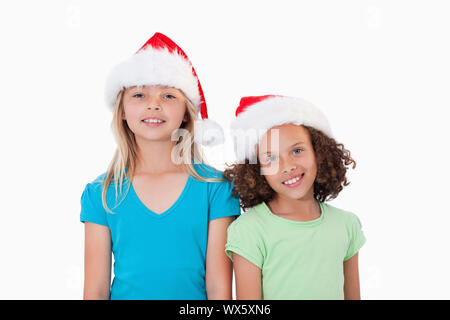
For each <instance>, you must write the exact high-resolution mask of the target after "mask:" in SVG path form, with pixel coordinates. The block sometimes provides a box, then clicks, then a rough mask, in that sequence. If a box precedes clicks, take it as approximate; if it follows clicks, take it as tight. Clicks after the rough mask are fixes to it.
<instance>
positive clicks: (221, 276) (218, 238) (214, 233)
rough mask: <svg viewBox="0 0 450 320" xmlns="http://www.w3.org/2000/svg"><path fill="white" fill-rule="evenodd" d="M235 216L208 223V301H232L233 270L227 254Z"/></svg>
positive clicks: (206, 277)
mask: <svg viewBox="0 0 450 320" xmlns="http://www.w3.org/2000/svg"><path fill="white" fill-rule="evenodd" d="M233 220H234V216H232V217H224V218H218V219H214V220H211V221H209V223H208V247H207V250H206V276H205V280H206V293H207V296H208V300H231V298H232V295H231V280H232V277H233V269H232V264H231V260H230V259H229V258H228V257H227V255H226V254H225V244H226V242H227V228H228V226H229V225H230V223H231V222H233Z"/></svg>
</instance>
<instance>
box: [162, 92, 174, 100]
mask: <svg viewBox="0 0 450 320" xmlns="http://www.w3.org/2000/svg"><path fill="white" fill-rule="evenodd" d="M164 98H166V99H175V98H176V97H175V96H174V95H172V94H170V93H167V94H165V95H164Z"/></svg>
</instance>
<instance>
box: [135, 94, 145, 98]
mask: <svg viewBox="0 0 450 320" xmlns="http://www.w3.org/2000/svg"><path fill="white" fill-rule="evenodd" d="M143 97H144V95H143V94H142V93H135V94H134V95H133V98H138V99H140V98H143Z"/></svg>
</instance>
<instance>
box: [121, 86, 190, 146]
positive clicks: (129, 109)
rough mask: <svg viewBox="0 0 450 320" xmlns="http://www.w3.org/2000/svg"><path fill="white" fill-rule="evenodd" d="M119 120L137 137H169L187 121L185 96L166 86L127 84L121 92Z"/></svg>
mask: <svg viewBox="0 0 450 320" xmlns="http://www.w3.org/2000/svg"><path fill="white" fill-rule="evenodd" d="M123 107H124V114H123V116H122V119H123V120H126V121H127V124H128V127H129V128H130V129H131V131H132V132H133V133H134V134H135V137H136V139H137V140H139V139H146V140H153V141H167V140H169V141H170V140H171V136H172V132H173V131H174V130H177V129H178V128H180V126H181V124H182V122H183V121H187V115H186V98H185V97H184V95H183V93H182V92H181V91H180V90H178V89H176V88H171V87H167V86H159V85H158V86H139V87H131V88H127V89H126V90H125V92H124V94H123Z"/></svg>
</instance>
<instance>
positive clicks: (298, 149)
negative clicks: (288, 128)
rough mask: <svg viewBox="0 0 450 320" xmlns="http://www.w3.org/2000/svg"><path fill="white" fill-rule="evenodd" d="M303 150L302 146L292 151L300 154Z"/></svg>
mask: <svg viewBox="0 0 450 320" xmlns="http://www.w3.org/2000/svg"><path fill="white" fill-rule="evenodd" d="M302 151H303V150H302V149H300V148H297V149H295V150H294V151H292V152H293V153H294V154H300V153H301V152H302Z"/></svg>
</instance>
